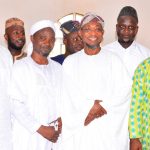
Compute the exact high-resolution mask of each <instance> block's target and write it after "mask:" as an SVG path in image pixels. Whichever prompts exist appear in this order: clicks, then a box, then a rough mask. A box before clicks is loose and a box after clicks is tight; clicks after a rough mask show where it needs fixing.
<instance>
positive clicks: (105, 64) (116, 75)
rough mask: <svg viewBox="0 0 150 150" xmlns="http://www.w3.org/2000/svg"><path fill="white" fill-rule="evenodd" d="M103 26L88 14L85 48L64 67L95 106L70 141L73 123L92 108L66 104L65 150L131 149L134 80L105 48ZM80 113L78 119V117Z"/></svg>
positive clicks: (83, 25) (84, 27)
mask: <svg viewBox="0 0 150 150" xmlns="http://www.w3.org/2000/svg"><path fill="white" fill-rule="evenodd" d="M103 27H104V21H103V19H102V18H101V17H100V16H97V15H95V14H92V13H89V14H86V15H85V16H84V17H83V19H82V21H81V29H80V31H79V35H80V36H81V38H82V40H83V43H84V49H83V50H81V51H79V52H77V53H75V54H73V55H71V56H68V57H67V58H66V60H65V61H64V64H63V68H64V71H65V73H66V74H67V75H68V77H70V78H71V79H72V81H74V84H76V86H78V90H79V91H80V92H82V93H83V94H84V95H85V97H86V101H87V104H89V102H90V101H91V102H93V104H94V105H93V107H91V109H90V110H89V113H87V114H85V116H87V117H86V118H85V122H83V125H84V126H83V125H81V128H79V127H78V131H76V132H74V134H73V135H72V136H70V138H69V137H68V140H66V141H65V139H64V137H65V136H66V135H65V133H69V130H72V129H70V128H71V124H72V126H75V125H76V124H77V122H78V121H80V118H81V117H83V114H82V112H83V111H82V109H84V108H85V107H87V106H88V107H89V105H86V102H85V103H83V105H82V108H81V103H80V102H79V105H80V110H79V109H76V108H77V107H76V106H77V105H78V103H77V100H76V99H75V100H74V101H71V102H68V103H67V102H66V105H65V104H64V107H65V108H66V109H65V110H66V114H67V115H66V116H65V112H63V114H62V122H63V126H62V137H63V140H64V142H63V144H62V149H63V150H127V149H128V147H129V137H128V109H129V100H128V97H130V87H131V84H130V83H131V80H130V78H129V76H128V74H127V72H126V68H125V67H124V65H123V64H122V62H121V60H120V59H119V57H118V56H116V55H115V54H113V53H112V52H110V51H104V50H103V49H101V47H100V43H101V41H102V39H103V33H104V30H103ZM84 101H85V100H84ZM64 103H65V102H64ZM67 107H68V108H67ZM69 111H70V112H69ZM73 112H74V114H73ZM77 114H78V117H74V116H77ZM69 115H70V118H72V119H70V120H69V119H68V124H67V122H66V120H67V119H66V118H69ZM67 127H68V129H67ZM75 127H76V126H75ZM70 132H71V131H70Z"/></svg>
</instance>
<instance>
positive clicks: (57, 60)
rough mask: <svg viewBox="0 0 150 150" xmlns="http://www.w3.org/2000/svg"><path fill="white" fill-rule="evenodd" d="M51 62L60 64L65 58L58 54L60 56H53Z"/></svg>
mask: <svg viewBox="0 0 150 150" xmlns="http://www.w3.org/2000/svg"><path fill="white" fill-rule="evenodd" d="M51 59H52V60H54V61H56V62H58V63H60V64H62V63H63V61H64V59H65V56H64V54H60V55H57V56H54V57H51Z"/></svg>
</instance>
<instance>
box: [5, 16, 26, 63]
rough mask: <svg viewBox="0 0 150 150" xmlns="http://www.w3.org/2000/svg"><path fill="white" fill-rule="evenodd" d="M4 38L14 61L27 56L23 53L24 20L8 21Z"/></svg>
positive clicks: (12, 19)
mask: <svg viewBox="0 0 150 150" xmlns="http://www.w3.org/2000/svg"><path fill="white" fill-rule="evenodd" d="M4 37H5V39H6V41H7V44H8V50H9V51H10V53H11V55H12V57H13V60H14V61H15V60H18V59H21V58H23V57H25V56H26V55H27V54H26V53H25V52H24V51H22V48H23V46H24V44H25V31H24V22H23V21H22V20H20V19H18V18H10V19H8V20H7V21H6V24H5V35H4Z"/></svg>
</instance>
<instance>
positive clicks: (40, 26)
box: [30, 20, 55, 35]
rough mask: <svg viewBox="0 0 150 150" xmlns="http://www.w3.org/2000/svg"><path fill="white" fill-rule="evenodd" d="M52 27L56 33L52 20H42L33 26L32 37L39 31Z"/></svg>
mask: <svg viewBox="0 0 150 150" xmlns="http://www.w3.org/2000/svg"><path fill="white" fill-rule="evenodd" d="M47 27H50V28H52V29H53V30H54V32H55V25H54V22H53V21H50V20H41V21H38V22H36V23H35V24H33V25H32V27H31V29H30V35H33V34H35V33H36V32H37V31H39V30H41V29H44V28H47Z"/></svg>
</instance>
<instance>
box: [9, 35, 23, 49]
mask: <svg viewBox="0 0 150 150" xmlns="http://www.w3.org/2000/svg"><path fill="white" fill-rule="evenodd" d="M8 46H9V47H11V48H12V49H15V50H17V51H21V50H22V48H23V46H24V45H23V46H16V45H15V44H14V43H13V42H11V39H10V38H8Z"/></svg>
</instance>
